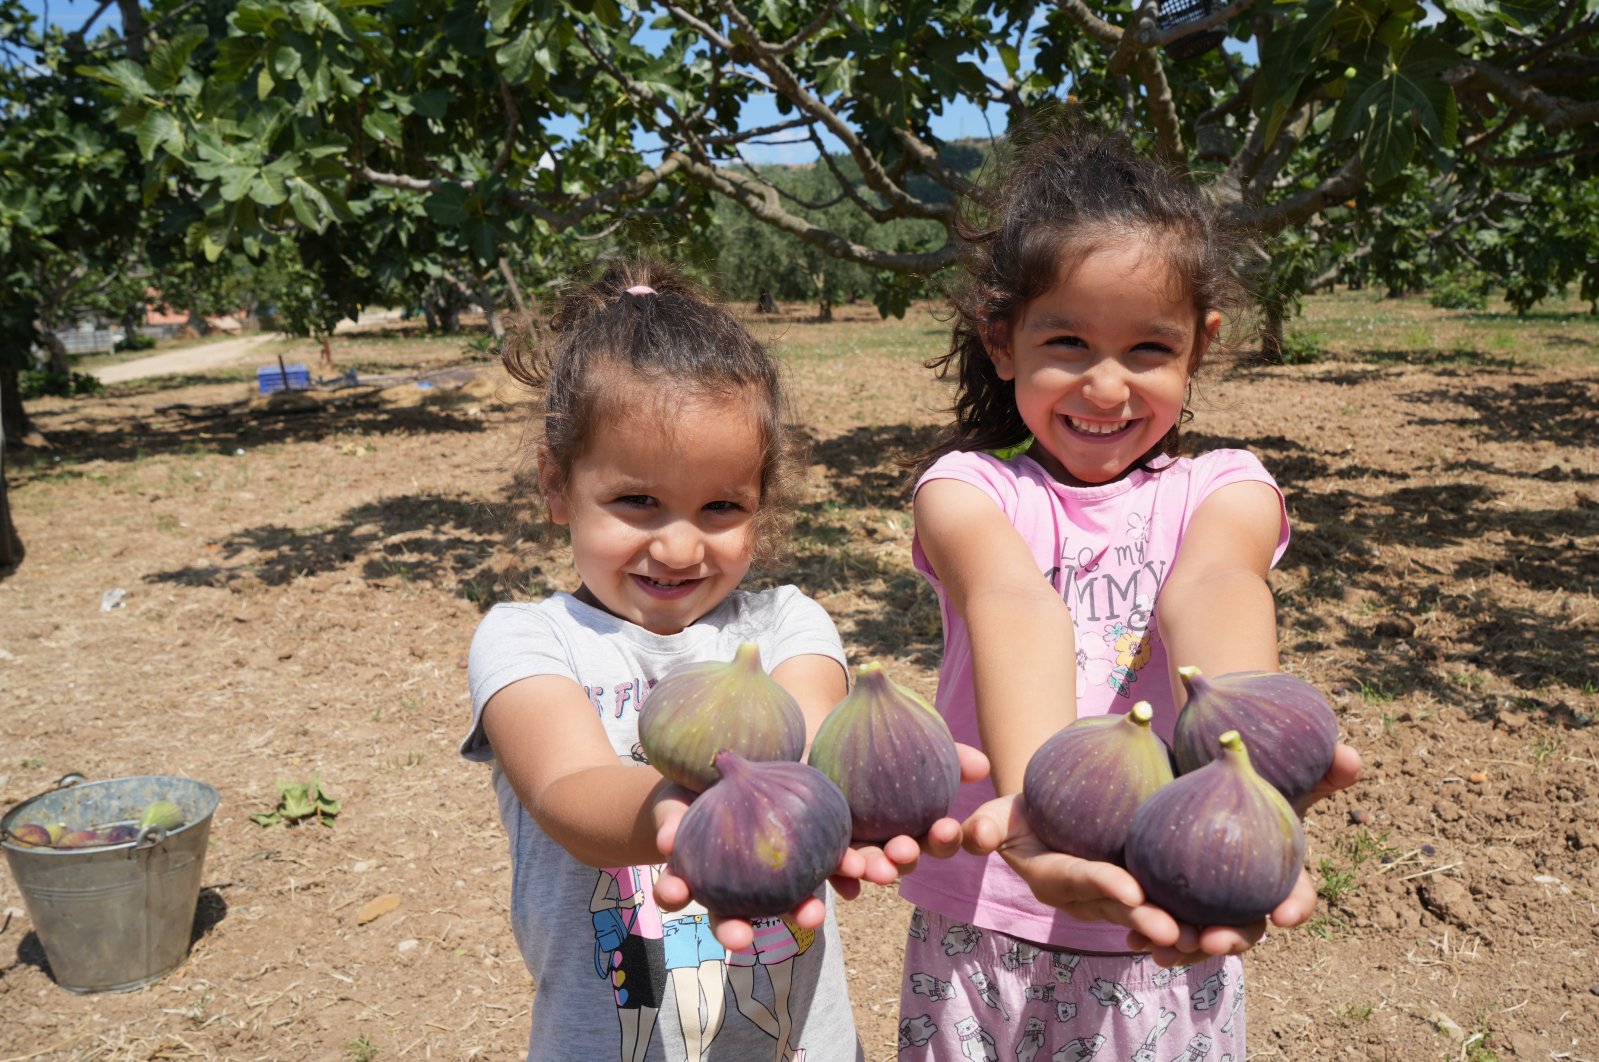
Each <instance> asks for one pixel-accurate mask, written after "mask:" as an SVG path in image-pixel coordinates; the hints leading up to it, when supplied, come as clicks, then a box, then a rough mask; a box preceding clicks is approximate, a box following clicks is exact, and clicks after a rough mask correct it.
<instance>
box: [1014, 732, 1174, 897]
mask: <svg viewBox="0 0 1599 1062" xmlns="http://www.w3.org/2000/svg"><path fill="white" fill-rule="evenodd" d="M1154 715H1155V713H1154V709H1153V708H1151V707H1150V704H1149V702H1148V701H1139V702H1138V703H1137V704H1135V705H1133V707H1132V709H1131V710H1130V711H1129V712H1128V713H1127V714H1126V715H1099V716H1091V717H1089V718H1086V719H1078V720H1076V721H1075V722H1073V723H1071V724H1070V725H1069V726H1066V727H1065V728H1063V729H1062V730H1061V731H1060V732H1059V733H1057V734H1055V735H1054V736H1053V737H1051V738H1050V739H1049V740H1047V741H1045V742H1044V743H1043V744H1042V745H1040V746H1038V751H1036V752H1034V753H1033V758H1032V759H1030V760H1028V761H1027V772H1026V773H1025V774H1024V775H1023V776H1022V798H1023V806H1024V808H1025V810H1026V812H1027V821H1028V822H1029V823H1031V824H1032V827H1033V832H1034V833H1035V834H1037V835H1038V839H1039V840H1040V841H1042V842H1044V844H1045V845H1046V846H1048V847H1049V848H1053V849H1054V850H1055V851H1057V852H1065V853H1067V854H1068V855H1074V856H1081V857H1082V858H1084V859H1092V860H1096V861H1098V862H1101V863H1115V864H1117V865H1120V864H1121V862H1122V849H1123V848H1125V847H1126V845H1127V828H1128V824H1129V823H1131V822H1132V818H1133V813H1134V812H1136V811H1137V810H1138V809H1139V807H1140V806H1141V805H1142V804H1143V803H1144V801H1145V800H1147V799H1149V797H1150V796H1151V795H1152V794H1153V793H1154V792H1155V791H1156V790H1157V789H1159V788H1160V787H1161V786H1163V785H1165V784H1166V783H1167V782H1170V781H1171V780H1172V765H1171V753H1170V751H1168V750H1167V748H1166V743H1165V742H1163V741H1161V740H1160V738H1159V737H1157V736H1156V735H1155V732H1154V731H1153V730H1151V729H1150V728H1149V723H1150V720H1151V719H1153V718H1154Z"/></svg>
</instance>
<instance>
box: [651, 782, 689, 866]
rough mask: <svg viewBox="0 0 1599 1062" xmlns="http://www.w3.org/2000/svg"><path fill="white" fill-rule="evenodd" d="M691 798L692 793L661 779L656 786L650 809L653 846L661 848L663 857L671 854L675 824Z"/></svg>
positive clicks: (674, 836)
mask: <svg viewBox="0 0 1599 1062" xmlns="http://www.w3.org/2000/svg"><path fill="white" fill-rule="evenodd" d="M693 799H694V794H693V793H691V792H689V791H688V790H687V789H684V788H682V787H681V786H675V785H671V784H669V783H666V782H664V781H663V782H662V783H661V785H660V786H658V787H657V789H656V793H655V799H654V801H653V803H652V805H651V809H650V811H651V814H653V815H654V816H655V847H656V848H659V849H660V850H661V855H662V857H663V858H665V857H670V856H671V854H672V844H673V842H674V841H675V840H676V839H677V824H678V822H680V821H681V820H682V818H683V812H685V811H687V810H688V806H689V803H690V802H691V801H693Z"/></svg>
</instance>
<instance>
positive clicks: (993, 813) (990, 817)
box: [961, 796, 1016, 855]
mask: <svg viewBox="0 0 1599 1062" xmlns="http://www.w3.org/2000/svg"><path fill="white" fill-rule="evenodd" d="M1015 805H1016V798H1015V797H1014V796H1008V797H997V798H996V799H994V800H990V801H988V802H987V803H986V804H980V805H978V807H977V809H976V810H975V811H973V812H972V813H971V814H970V815H968V816H967V817H966V821H965V822H963V823H962V824H961V830H962V837H961V847H963V848H965V849H966V851H968V852H970V853H972V854H973V855H988V854H989V853H990V852H993V851H996V850H997V849H998V848H999V846H1000V845H1001V844H1003V843H1004V842H1005V838H1006V836H1007V835H1009V833H1010V824H1011V821H1012V814H1013V812H1014V811H1015V810H1016V809H1015Z"/></svg>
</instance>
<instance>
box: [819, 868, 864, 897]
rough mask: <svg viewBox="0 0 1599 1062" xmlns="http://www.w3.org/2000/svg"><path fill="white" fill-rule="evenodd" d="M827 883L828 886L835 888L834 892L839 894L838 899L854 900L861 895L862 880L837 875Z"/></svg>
mask: <svg viewBox="0 0 1599 1062" xmlns="http://www.w3.org/2000/svg"><path fill="white" fill-rule="evenodd" d="M827 881H828V884H830V885H832V886H833V891H834V892H835V893H837V894H838V898H839V899H841V900H853V899H855V898H856V897H857V896H859V895H860V894H861V879H860V878H846V877H843V876H841V875H837V874H835V875H833V876H832V877H830V878H828V879H827Z"/></svg>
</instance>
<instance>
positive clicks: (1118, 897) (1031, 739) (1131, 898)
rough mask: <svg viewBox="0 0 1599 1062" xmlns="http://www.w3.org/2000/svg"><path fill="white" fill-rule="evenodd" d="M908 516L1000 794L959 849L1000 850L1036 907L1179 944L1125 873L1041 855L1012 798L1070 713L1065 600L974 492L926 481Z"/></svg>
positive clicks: (1072, 637) (971, 821)
mask: <svg viewBox="0 0 1599 1062" xmlns="http://www.w3.org/2000/svg"><path fill="white" fill-rule="evenodd" d="M914 511H915V514H916V537H917V540H918V541H919V542H920V543H921V545H922V551H923V552H924V553H925V554H926V555H927V559H928V560H929V561H930V562H931V564H932V566H933V571H934V572H935V573H937V575H938V578H939V581H940V582H941V583H942V584H943V586H944V593H945V596H946V597H947V598H948V599H949V602H950V605H951V606H952V607H953V608H955V609H956V611H958V612H959V613H960V614H961V616H962V617H963V618H964V619H965V620H966V627H967V633H968V636H969V637H970V639H971V648H972V679H973V690H974V692H975V695H976V698H977V718H978V729H979V733H980V734H981V737H982V741H983V751H984V752H986V753H987V754H988V758H989V761H990V763H991V764H992V768H993V779H994V789H995V791H996V792H997V793H998V794H1000V795H999V796H998V797H997V798H996V799H994V800H991V801H988V802H987V803H985V804H983V805H982V806H981V807H979V808H977V810H976V811H974V812H973V813H972V814H971V816H970V817H969V818H968V819H967V820H966V823H965V831H966V833H965V838H964V844H965V846H966V848H967V849H968V850H969V851H972V852H974V853H977V854H980V855H982V854H987V853H990V852H993V851H996V850H997V851H999V852H1000V854H1001V855H1002V856H1003V857H1004V858H1005V861H1006V862H1007V863H1008V864H1010V866H1011V867H1012V868H1013V869H1014V870H1015V871H1016V872H1017V874H1018V875H1020V876H1021V878H1022V880H1024V881H1026V882H1027V884H1028V886H1029V887H1030V888H1031V889H1032V890H1033V893H1034V895H1035V896H1037V898H1038V899H1039V901H1040V902H1043V903H1046V904H1049V905H1051V906H1055V907H1059V908H1061V909H1062V910H1064V911H1066V912H1067V913H1069V914H1071V915H1073V916H1074V917H1077V918H1082V919H1085V920H1090V921H1099V920H1108V921H1114V922H1116V923H1118V924H1120V925H1124V926H1126V927H1127V928H1128V929H1129V930H1133V931H1135V932H1141V933H1142V934H1144V935H1146V936H1148V937H1150V938H1151V939H1154V940H1157V941H1161V942H1168V941H1169V942H1172V943H1175V942H1176V941H1177V938H1178V926H1177V923H1176V921H1175V920H1174V919H1172V917H1171V916H1170V915H1168V914H1166V913H1165V912H1164V911H1161V910H1160V909H1159V908H1156V907H1151V906H1149V905H1148V904H1145V903H1144V902H1143V900H1144V893H1143V890H1142V889H1140V888H1139V887H1138V883H1137V882H1136V881H1134V880H1133V877H1132V875H1131V874H1128V873H1127V871H1125V870H1123V869H1122V868H1121V867H1118V866H1113V865H1111V864H1109V863H1093V862H1090V861H1088V860H1086V859H1078V858H1077V857H1075V856H1069V855H1064V854H1062V853H1059V852H1052V851H1050V850H1048V849H1047V848H1045V847H1044V846H1043V844H1042V843H1040V842H1039V841H1038V839H1037V838H1036V837H1035V836H1034V835H1033V831H1032V827H1031V826H1030V825H1029V824H1028V823H1027V818H1026V815H1025V813H1024V812H1023V810H1022V806H1021V804H1020V802H1019V801H1020V797H1019V794H1020V791H1021V788H1022V779H1023V777H1024V775H1025V774H1026V771H1027V762H1028V760H1030V759H1031V758H1032V755H1033V752H1034V751H1036V750H1037V748H1038V746H1039V745H1041V744H1043V742H1044V741H1045V740H1046V739H1047V738H1049V737H1051V736H1052V735H1054V734H1055V733H1057V732H1058V731H1059V730H1060V729H1061V728H1062V727H1064V726H1066V725H1067V724H1069V723H1070V722H1071V721H1072V720H1073V719H1074V718H1076V715H1077V636H1076V631H1075V629H1074V628H1073V626H1072V619H1071V613H1070V612H1069V611H1068V610H1067V608H1066V603H1065V602H1064V601H1063V600H1061V597H1060V595H1059V594H1057V593H1056V592H1055V589H1054V587H1052V586H1051V585H1050V584H1049V582H1048V581H1047V580H1046V579H1045V578H1044V577H1043V573H1041V572H1040V571H1039V570H1038V565H1037V563H1036V561H1034V559H1033V556H1032V553H1031V552H1030V551H1029V550H1028V548H1027V545H1026V543H1025V542H1023V540H1022V538H1021V536H1020V535H1019V534H1017V532H1016V529H1015V528H1014V527H1012V526H1011V524H1010V521H1009V520H1008V519H1006V517H1005V515H1004V513H1003V512H1001V511H1000V509H999V508H998V507H997V506H995V505H994V503H993V502H992V501H991V500H990V499H989V498H988V497H986V496H985V495H984V494H983V493H982V492H981V491H979V490H978V489H977V488H975V487H973V486H971V485H970V484H967V483H961V482H959V481H954V480H933V481H932V482H929V483H926V484H923V486H922V487H921V489H920V490H918V491H917V492H916V500H915V502H914Z"/></svg>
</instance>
